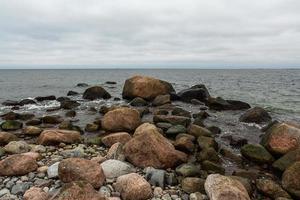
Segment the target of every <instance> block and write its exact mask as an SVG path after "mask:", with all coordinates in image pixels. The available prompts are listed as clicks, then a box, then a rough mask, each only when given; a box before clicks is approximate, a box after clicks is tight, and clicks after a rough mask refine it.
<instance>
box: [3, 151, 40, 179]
mask: <svg viewBox="0 0 300 200" xmlns="http://www.w3.org/2000/svg"><path fill="white" fill-rule="evenodd" d="M37 168H38V165H37V162H36V160H35V159H34V158H33V157H31V156H27V155H22V154H16V155H12V156H9V157H7V158H5V159H4V160H1V161H0V176H21V175H25V174H27V173H29V172H32V171H35V170H36V169H37Z"/></svg>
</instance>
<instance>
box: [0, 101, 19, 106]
mask: <svg viewBox="0 0 300 200" xmlns="http://www.w3.org/2000/svg"><path fill="white" fill-rule="evenodd" d="M2 105H4V106H19V105H20V104H19V102H18V101H13V100H6V101H4V102H2Z"/></svg>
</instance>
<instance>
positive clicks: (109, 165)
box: [101, 159, 135, 179]
mask: <svg viewBox="0 0 300 200" xmlns="http://www.w3.org/2000/svg"><path fill="white" fill-rule="evenodd" d="M101 167H102V169H103V172H104V175H105V177H106V178H108V179H113V178H118V177H119V176H122V175H125V174H130V173H132V172H135V169H134V167H133V166H132V165H130V164H129V163H126V162H122V161H119V160H112V159H110V160H106V161H104V162H102V163H101Z"/></svg>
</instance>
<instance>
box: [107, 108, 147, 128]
mask: <svg viewBox="0 0 300 200" xmlns="http://www.w3.org/2000/svg"><path fill="white" fill-rule="evenodd" d="M140 124H141V118H140V113H139V112H138V111H137V110H135V109H132V108H126V107H122V108H116V109H114V110H112V111H109V112H107V113H106V114H105V115H104V117H103V119H102V121H101V125H102V128H103V129H105V130H108V131H111V132H118V131H134V130H135V129H136V127H138V126H139V125H140Z"/></svg>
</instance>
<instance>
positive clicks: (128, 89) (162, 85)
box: [122, 76, 174, 100]
mask: <svg viewBox="0 0 300 200" xmlns="http://www.w3.org/2000/svg"><path fill="white" fill-rule="evenodd" d="M171 92H174V88H173V87H172V85H171V84H170V83H168V82H166V81H162V80H159V79H156V78H152V77H148V76H134V77H132V78H130V79H127V80H126V81H125V84H124V87H123V92H122V96H123V98H124V99H133V98H135V97H141V98H143V99H145V100H152V99H154V98H155V97H156V96H158V95H164V94H170V93H171Z"/></svg>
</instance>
